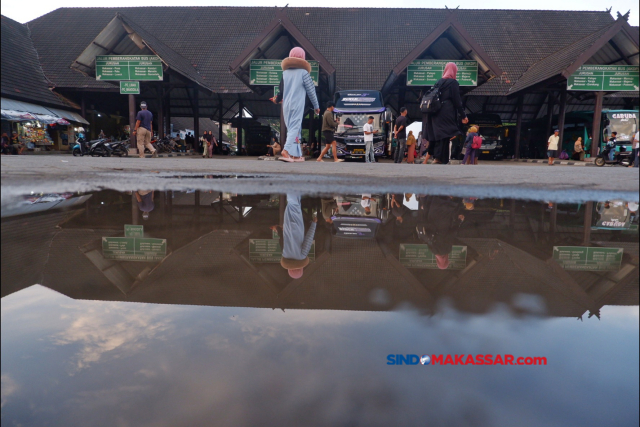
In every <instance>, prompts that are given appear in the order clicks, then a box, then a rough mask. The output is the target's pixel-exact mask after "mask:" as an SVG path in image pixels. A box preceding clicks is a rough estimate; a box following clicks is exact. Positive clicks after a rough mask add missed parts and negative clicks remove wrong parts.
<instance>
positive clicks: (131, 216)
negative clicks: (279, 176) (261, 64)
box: [1, 175, 639, 426]
mask: <svg viewBox="0 0 640 427" xmlns="http://www.w3.org/2000/svg"><path fill="white" fill-rule="evenodd" d="M207 177H208V176H206V175H203V176H202V177H200V178H207ZM235 177H236V176H235V175H229V176H225V177H224V178H235ZM246 177H247V176H238V178H246ZM188 178H194V176H188ZM251 178H256V176H251ZM1 242H2V254H3V261H2V420H3V424H4V423H7V425H12V424H16V425H19V424H21V425H53V426H85V425H93V426H103V425H104V426H112V425H154V426H156V425H157V426H175V425H187V426H190V425H194V426H201V425H216V424H222V425H240V426H245V425H246V426H253V425H263V424H269V425H270V424H274V425H305V426H314V425H318V426H320V425H322V426H324V425H366V426H378V425H380V426H389V425H423V424H424V423H425V422H428V423H429V424H430V425H436V426H439V425H441V426H513V425H518V426H540V425H558V426H564V425H583V426H591V425H593V426H600V425H608V426H612V425H620V426H628V425H637V423H638V405H637V401H638V397H639V396H638V394H639V391H638V390H639V388H638V373H639V368H638V357H639V356H638V354H639V351H638V349H639V339H638V337H639V330H638V329H639V328H638V253H639V248H638V205H637V203H632V202H627V201H624V200H608V201H605V200H602V201H592V202H588V203H581V204H577V203H550V202H545V201H530V200H515V199H476V198H465V199H462V198H457V197H448V196H419V195H415V194H400V193H398V194H364V195H363V194H342V195H336V194H334V195H324V196H302V197H301V196H298V195H295V194H271V195H269V194H262V195H252V194H234V193H220V192H215V191H196V190H190V191H151V190H146V191H137V192H116V191H101V192H92V193H51V194H30V195H26V196H23V197H20V198H19V199H13V200H12V201H11V202H10V203H9V204H4V205H3V206H2V236H1ZM448 356H450V357H448ZM511 356H512V357H513V358H511ZM541 408H544V410H541ZM612 412H613V413H615V414H616V416H615V417H611V415H610V414H611V413H612ZM265 420H269V421H268V422H266V423H265ZM426 420H428V421H426Z"/></svg>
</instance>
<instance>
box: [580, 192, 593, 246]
mask: <svg viewBox="0 0 640 427" xmlns="http://www.w3.org/2000/svg"><path fill="white" fill-rule="evenodd" d="M584 209H585V211H584V230H583V239H582V246H589V244H590V243H591V221H593V202H587V203H585V205H584Z"/></svg>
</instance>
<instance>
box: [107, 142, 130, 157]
mask: <svg viewBox="0 0 640 427" xmlns="http://www.w3.org/2000/svg"><path fill="white" fill-rule="evenodd" d="M105 145H106V146H107V147H108V148H109V149H110V150H111V154H113V155H115V156H118V157H123V156H124V157H127V156H128V155H129V143H128V142H127V141H114V142H108V143H106V144H105Z"/></svg>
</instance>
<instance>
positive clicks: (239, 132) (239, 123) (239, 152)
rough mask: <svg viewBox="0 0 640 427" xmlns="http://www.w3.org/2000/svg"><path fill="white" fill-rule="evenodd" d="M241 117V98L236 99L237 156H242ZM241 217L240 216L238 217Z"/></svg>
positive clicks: (242, 113) (242, 107) (242, 112)
mask: <svg viewBox="0 0 640 427" xmlns="http://www.w3.org/2000/svg"><path fill="white" fill-rule="evenodd" d="M242 116H244V102H242V98H239V99H238V155H239V156H240V155H242V148H243V143H242V136H243V133H244V132H243V129H242V126H243V123H242ZM240 216H241V217H242V215H240Z"/></svg>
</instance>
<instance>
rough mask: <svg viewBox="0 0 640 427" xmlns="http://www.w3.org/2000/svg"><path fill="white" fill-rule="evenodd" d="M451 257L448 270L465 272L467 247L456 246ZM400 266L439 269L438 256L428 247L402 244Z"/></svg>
mask: <svg viewBox="0 0 640 427" xmlns="http://www.w3.org/2000/svg"><path fill="white" fill-rule="evenodd" d="M448 255H449V265H448V267H447V269H448V270H463V269H464V268H465V267H466V266H467V247H466V246H459V245H455V246H453V248H452V249H451V252H450V253H449V254H448ZM398 258H399V260H400V264H402V265H403V266H405V267H407V268H427V269H434V270H435V269H438V268H439V267H438V261H437V259H436V255H435V254H434V253H433V252H432V251H431V249H430V248H429V246H428V245H420V244H409V243H402V244H400V254H399V256H398Z"/></svg>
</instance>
